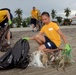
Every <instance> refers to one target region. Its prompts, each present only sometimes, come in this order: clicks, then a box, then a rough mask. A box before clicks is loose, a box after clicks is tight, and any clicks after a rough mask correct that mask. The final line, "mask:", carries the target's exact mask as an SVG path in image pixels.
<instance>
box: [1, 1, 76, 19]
mask: <svg viewBox="0 0 76 75" xmlns="http://www.w3.org/2000/svg"><path fill="white" fill-rule="evenodd" d="M33 6H35V7H36V8H37V9H39V10H40V11H41V12H43V11H48V12H49V13H51V10H52V9H55V10H56V12H57V15H58V16H62V17H64V9H65V8H67V7H69V8H70V9H71V15H70V17H72V16H74V15H75V13H76V0H0V8H5V7H7V8H10V9H11V12H12V14H13V15H14V11H15V10H16V9H17V8H21V9H22V10H23V17H24V18H25V17H27V16H30V11H31V9H32V7H33Z"/></svg>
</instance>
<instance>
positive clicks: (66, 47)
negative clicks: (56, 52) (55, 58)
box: [62, 44, 72, 56]
mask: <svg viewBox="0 0 76 75" xmlns="http://www.w3.org/2000/svg"><path fill="white" fill-rule="evenodd" d="M71 50H72V48H71V47H70V45H69V44H66V45H65V48H64V50H63V51H62V54H66V55H67V56H70V53H71Z"/></svg>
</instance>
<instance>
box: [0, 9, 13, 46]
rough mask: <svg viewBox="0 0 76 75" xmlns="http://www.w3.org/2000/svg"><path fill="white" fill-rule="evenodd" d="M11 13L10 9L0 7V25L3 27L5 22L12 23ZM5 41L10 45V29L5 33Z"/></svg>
mask: <svg viewBox="0 0 76 75" xmlns="http://www.w3.org/2000/svg"><path fill="white" fill-rule="evenodd" d="M11 20H12V14H11V12H10V9H8V8H3V9H0V26H1V27H2V28H4V27H5V26H6V25H7V24H8V25H10V24H11V23H12V21H11ZM6 38H7V42H8V44H9V45H10V30H9V31H8V33H7V37H6Z"/></svg>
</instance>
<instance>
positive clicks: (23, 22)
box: [22, 19, 27, 27]
mask: <svg viewBox="0 0 76 75" xmlns="http://www.w3.org/2000/svg"><path fill="white" fill-rule="evenodd" d="M22 26H23V27H27V25H26V21H25V19H24V20H23V21H22Z"/></svg>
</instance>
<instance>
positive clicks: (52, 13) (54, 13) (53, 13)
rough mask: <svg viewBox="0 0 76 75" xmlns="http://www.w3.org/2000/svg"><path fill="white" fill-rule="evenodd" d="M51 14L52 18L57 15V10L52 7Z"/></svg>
mask: <svg viewBox="0 0 76 75" xmlns="http://www.w3.org/2000/svg"><path fill="white" fill-rule="evenodd" d="M51 16H52V20H53V19H54V18H55V17H56V10H54V9H52V11H51Z"/></svg>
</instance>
